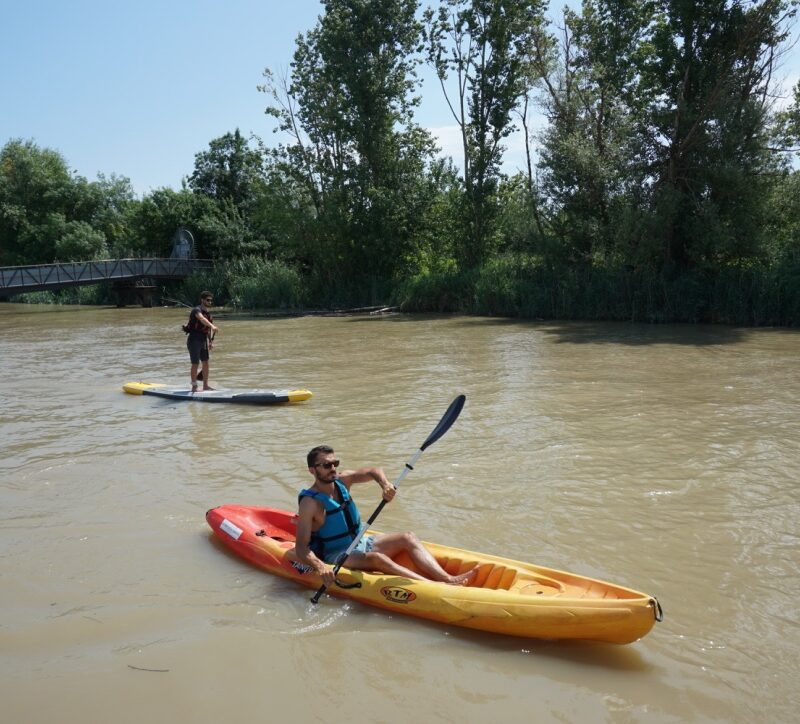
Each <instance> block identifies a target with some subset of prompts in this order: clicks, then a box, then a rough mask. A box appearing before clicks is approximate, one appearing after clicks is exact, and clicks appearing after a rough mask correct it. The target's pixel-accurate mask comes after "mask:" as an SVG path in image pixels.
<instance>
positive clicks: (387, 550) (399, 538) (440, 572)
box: [372, 532, 478, 586]
mask: <svg viewBox="0 0 800 724" xmlns="http://www.w3.org/2000/svg"><path fill="white" fill-rule="evenodd" d="M372 550H373V552H376V553H383V554H384V555H385V556H387V557H388V558H389V559H390V560H391V559H392V558H394V556H396V555H398V554H399V553H400V552H402V551H405V552H406V553H408V555H409V556H410V557H411V560H412V561H414V564H415V565H416V566H417V568H418V569H419V570H420V571H422V573H423V577H424V578H425V579H427V580H432V581H441V582H442V583H450V584H452V585H455V586H459V585H466V584H468V583H469V582H470V581H472V579H473V578H475V576H476V575H477V574H478V566H475V567H474V568H472V569H470V570H469V571H466V572H465V573H460V574H458V575H456V576H452V575H450V574H449V573H448V572H447V571H446V570H444V568H442V567H441V566H440V565H439V561H437V560H436V559H435V558H434V557H433V555H432V554H431V552H430V551H429V550H428V549H427V548H426V547H425V546H424V545H422V542H421V541H420V540H419V538H417V536H416V534H414V533H411V532H407V533H385V534H383V535H377V536H375V541H374V543H373V548H372ZM392 563H394V561H392ZM395 565H397V564H395Z"/></svg>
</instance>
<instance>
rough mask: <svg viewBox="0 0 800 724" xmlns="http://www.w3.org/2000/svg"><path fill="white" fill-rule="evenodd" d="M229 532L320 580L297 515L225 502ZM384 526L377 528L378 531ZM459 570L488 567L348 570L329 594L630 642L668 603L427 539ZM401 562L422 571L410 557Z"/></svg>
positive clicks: (252, 556) (283, 567)
mask: <svg viewBox="0 0 800 724" xmlns="http://www.w3.org/2000/svg"><path fill="white" fill-rule="evenodd" d="M206 520H207V521H208V524H209V525H210V526H211V528H212V530H213V531H214V533H215V534H216V535H217V537H219V539H220V540H221V541H222V542H223V543H224V544H225V545H226V546H227V547H228V548H230V549H231V550H232V551H233V552H234V553H236V554H237V555H239V556H241V557H242V558H244V559H245V560H246V561H249V562H250V563H252V564H253V565H255V566H257V567H259V568H262V569H264V570H265V571H268V572H270V573H274V574H275V575H278V576H282V577H284V578H291V579H292V580H294V581H297V582H298V583H300V584H301V585H304V586H308V587H309V588H314V589H316V588H319V586H320V585H321V583H322V581H321V579H320V577H319V576H318V575H317V574H316V573H314V572H313V571H311V570H309V569H308V567H307V566H305V565H303V564H301V563H300V562H299V561H297V560H296V558H295V557H294V555H293V548H294V541H295V527H296V521H297V516H296V515H295V514H294V513H290V512H287V511H284V510H277V509H275V508H256V507H249V506H244V505H223V506H220V507H218V508H212V509H211V510H209V511H208V513H206ZM371 532H373V533H374V532H375V531H371ZM425 545H426V547H427V548H428V550H430V551H431V553H432V554H433V555H434V556H435V557H436V558H437V560H438V561H439V563H440V564H441V565H442V567H443V568H444V569H445V570H446V571H447V572H448V573H450V574H452V575H457V574H459V573H463V572H465V571H468V570H470V569H472V568H474V567H475V566H476V565H477V566H479V573H478V575H477V576H476V577H475V578H474V579H473V581H472V582H471V583H470V585H468V586H450V585H447V584H444V583H437V582H434V581H417V580H411V579H408V578H404V577H400V576H395V575H390V574H384V573H368V572H365V571H351V570H349V569H347V568H342V569H341V570H340V571H339V575H338V577H339V580H340V581H341V582H342V583H344V584H346V585H348V586H351V585H353V584H355V586H354V587H348V588H340V587H338V586H333V587H332V588H329V589H328V593H330V594H332V595H334V596H341V597H344V598H349V599H352V600H355V601H360V602H362V603H365V604H368V605H370V606H376V607H378V608H382V609H386V610H388V611H391V612H392V613H402V614H406V615H409V616H418V617H419V618H424V619H428V620H430V621H438V622H440V623H445V624H452V625H454V626H464V627H466V628H472V629H478V630H481V631H489V632H493V633H499V634H508V635H512V636H524V637H527V638H537V639H572V640H583V641H603V642H609V643H617V644H627V643H631V642H633V641H636V640H637V639H640V638H641V637H642V636H644V635H645V634H647V633H648V632H649V631H650V629H651V628H653V625H654V623H655V622H656V621H660V620H661V618H662V612H661V606H660V605H659V603H658V601H657V600H656V599H655V598H654V597H653V596H649V595H647V594H646V593H641V592H639V591H634V590H631V589H629V588H623V587H622V586H617V585H615V584H613V583H606V582H605V581H600V580H596V579H593V578H587V577H585V576H580V575H577V574H575V573H567V572H564V571H559V570H556V569H552V568H543V567H541V566H535V565H532V564H530V563H522V562H519V561H514V560H510V559H508V558H501V557H499V556H493V555H487V554H483V553H473V552H471V551H465V550H460V549H458V548H452V547H449V546H442V545H436V544H433V543H425ZM398 563H400V564H401V565H404V566H406V567H408V568H411V569H413V568H414V565H413V563H412V562H411V560H410V558H408V557H407V556H405V555H404V554H403V557H402V558H398Z"/></svg>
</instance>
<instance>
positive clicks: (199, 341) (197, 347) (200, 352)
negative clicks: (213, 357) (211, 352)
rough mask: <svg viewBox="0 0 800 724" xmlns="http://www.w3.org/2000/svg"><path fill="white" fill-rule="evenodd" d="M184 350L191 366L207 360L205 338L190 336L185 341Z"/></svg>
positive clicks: (206, 342)
mask: <svg viewBox="0 0 800 724" xmlns="http://www.w3.org/2000/svg"><path fill="white" fill-rule="evenodd" d="M186 348H187V349H188V350H189V359H190V360H192V364H193V365H196V364H200V362H205V361H207V360H208V339H207V338H206V337H205V336H203V337H201V336H200V335H199V334H197V335H196V334H190V335H189V336H188V337H187V339H186Z"/></svg>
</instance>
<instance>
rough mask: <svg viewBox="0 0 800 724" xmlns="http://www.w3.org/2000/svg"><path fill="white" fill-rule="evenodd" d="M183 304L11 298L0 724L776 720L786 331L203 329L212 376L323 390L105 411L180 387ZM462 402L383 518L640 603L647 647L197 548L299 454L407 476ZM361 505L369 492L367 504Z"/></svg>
mask: <svg viewBox="0 0 800 724" xmlns="http://www.w3.org/2000/svg"><path fill="white" fill-rule="evenodd" d="M184 316H185V315H184V312H183V310H169V309H150V310H143V309H123V310H117V309H84V308H42V307H22V306H16V305H15V306H12V305H0V355H1V357H0V358H1V359H2V367H3V377H2V379H1V380H0V400H1V401H2V408H0V409H2V414H1V415H0V440H2V452H3V454H2V456H0V504H2V513H0V516H2V517H1V518H0V521H1V522H0V585H1V586H2V590H3V597H4V601H3V603H4V605H3V611H4V616H3V621H2V623H0V650H2V651H3V657H2V658H0V662H2V663H0V667H1V668H0V681H2V684H0V695H1V696H2V698H3V701H4V706H5V708H6V710H7V712H8V716H9V717H10V719H9V721H26V722H39V721H41V722H44V721H46V720H50V719H52V717H54V716H58V718H59V720H60V721H62V722H65V723H66V724H69V723H70V722H84V721H89V720H94V721H109V720H112V719H113V720H114V721H116V722H119V721H131V722H133V721H136V722H140V721H141V720H142V718H144V717H149V718H151V719H154V720H156V721H167V720H170V719H178V718H180V719H181V720H186V721H194V722H206V721H208V722H211V721H217V720H218V719H219V718H220V717H222V716H226V717H228V718H229V716H230V713H231V702H232V701H235V702H236V707H235V713H236V717H237V719H238V718H242V719H250V720H253V719H254V718H256V717H261V718H263V716H264V714H265V713H266V714H269V715H271V716H275V715H283V716H295V717H298V716H299V718H300V719H301V720H307V721H317V720H319V721H321V720H323V719H328V718H330V715H331V712H334V711H335V712H336V716H337V717H344V718H353V719H354V720H355V721H363V720H364V719H365V712H369V715H368V718H369V719H370V720H372V719H374V720H377V721H401V720H406V719H407V718H408V717H409V716H413V717H417V718H424V719H425V720H431V719H433V720H437V721H447V722H450V721H457V720H466V721H476V722H477V721H485V720H487V719H496V718H498V717H503V718H505V719H507V720H509V721H519V722H522V721H526V722H527V721H531V720H532V718H533V719H535V720H540V721H576V722H578V721H579V722H593V721H597V722H601V721H603V722H605V721H643V720H646V721H665V722H674V721H721V720H723V721H751V720H759V721H766V720H769V721H791V720H793V717H794V712H795V710H796V707H797V704H798V703H800V702H798V697H797V694H796V693H795V690H796V684H795V682H796V680H797V678H798V665H797V662H796V657H795V656H794V653H795V649H796V646H797V636H798V630H800V621H798V618H800V617H799V616H798V614H797V612H796V607H795V606H794V605H793V604H794V602H795V600H797V597H798V594H799V593H800V585H799V584H798V570H797V563H796V560H797V555H796V551H797V548H798V526H797V520H798V512H800V511H798V497H800V496H799V494H798V486H797V480H798V477H800V476H798V472H800V471H799V470H798V467H800V454H799V453H800V449H799V447H800V442H798V441H800V414H798V410H799V409H800V382H798V379H797V375H796V372H795V369H796V359H797V356H798V352H800V337H798V334H797V333H796V332H794V331H787V330H769V329H757V330H746V329H732V328H725V327H689V326H661V327H651V326H642V325H626V324H584V323H565V324H553V323H531V322H519V321H513V320H496V319H474V318H459V317H456V318H445V317H407V316H393V317H387V318H370V317H352V318H300V319H280V320H263V319H245V318H227V319H226V318H225V316H224V315H220V325H221V332H220V334H219V336H218V337H217V343H218V344H217V345H216V349H215V351H214V353H213V355H212V380H213V383H214V384H216V385H218V386H226V387H233V388H247V387H262V388H286V387H308V388H309V389H311V390H312V391H313V392H314V397H313V398H312V399H311V400H310V401H308V402H307V403H302V404H298V405H292V406H284V407H276V408H260V409H259V408H250V407H236V406H229V405H209V404H201V403H172V402H169V401H162V400H156V399H152V398H145V397H137V396H130V395H125V394H123V393H122V391H121V386H122V384H123V383H124V382H126V381H129V380H137V379H138V380H145V381H157V382H167V383H170V384H175V385H183V384H186V383H187V380H188V359H187V354H186V351H185V347H184V339H185V338H184V336H183V334H182V333H181V332H180V325H181V323H182V322H183V317H184ZM459 393H464V394H466V395H467V405H466V407H465V408H464V412H463V413H462V415H461V417H460V418H459V420H458V422H457V423H456V425H455V426H454V427H453V428H452V430H451V431H450V432H448V434H447V435H446V436H445V437H443V438H442V439H441V440H440V441H439V442H437V443H436V444H435V445H434V446H432V447H431V448H430V449H429V450H428V451H426V453H425V455H424V456H423V457H422V458H421V459H420V462H419V463H418V464H417V466H416V469H415V470H414V471H413V473H412V474H410V475H409V476H408V477H407V478H406V479H405V481H404V483H403V487H402V488H401V491H400V493H399V495H398V498H397V499H396V501H395V502H393V503H392V505H391V506H389V507H388V508H387V509H385V510H384V512H383V513H382V514H381V518H380V519H379V521H378V526H377V527H379V528H384V529H396V530H400V529H413V530H416V531H417V532H418V533H419V535H420V536H421V537H422V538H423V539H427V540H436V541H441V542H445V543H449V544H452V545H456V546H458V547H462V548H467V549H473V550H483V551H487V552H495V553H498V554H501V555H508V556H510V557H513V558H517V559H521V560H532V561H535V562H538V563H541V564H544V565H548V566H552V567H555V568H563V569H569V570H575V571H577V572H579V573H583V574H588V575H594V576H597V577H599V578H604V579H609V580H613V581H616V582H618V583H621V584H623V585H627V586H631V587H633V588H637V589H639V590H644V591H647V592H649V593H651V594H653V595H656V596H658V598H659V600H660V601H661V603H662V605H663V606H664V609H665V611H666V620H665V621H664V622H663V623H661V624H659V625H657V626H656V628H655V629H654V630H653V632H652V633H651V634H650V635H649V636H648V637H647V638H645V639H644V640H643V641H641V642H638V643H637V644H634V645H632V646H629V647H609V646H596V645H589V646H587V645H575V644H558V643H552V642H540V641H526V640H518V639H512V638H502V637H496V636H490V635H486V634H480V633H476V632H470V631H463V630H458V629H449V628H447V627H442V626H438V625H433V624H429V623H426V622H422V621H416V620H413V619H408V618H405V617H402V616H401V617H396V616H394V617H393V616H390V615H387V614H386V613H384V612H379V611H373V610H370V609H366V608H364V607H361V606H358V605H355V604H346V603H343V602H341V601H336V600H333V599H327V600H325V601H324V602H323V604H322V605H320V606H319V607H310V606H309V604H308V591H307V590H306V589H298V588H296V587H295V586H294V585H293V584H292V583H291V582H288V581H282V580H279V579H273V578H271V577H270V576H267V575H265V574H262V573H260V572H259V571H256V570H254V569H251V568H249V567H248V566H246V565H244V564H243V563H242V562H241V561H239V560H237V559H235V558H233V557H232V556H231V555H230V554H228V553H227V552H226V551H224V550H223V549H222V547H221V546H218V545H215V544H214V543H213V542H212V541H211V539H210V537H209V532H208V529H207V528H206V526H205V522H204V514H205V511H206V510H207V509H208V508H211V507H213V506H215V505H219V504H222V503H229V502H240V503H246V504H265V505H272V506H275V507H282V508H294V506H295V505H296V495H297V491H298V489H299V488H300V487H301V486H302V485H303V484H304V483H305V482H306V471H305V465H304V456H305V453H306V451H307V450H308V449H309V448H311V447H312V446H314V445H316V444H319V443H322V442H326V443H328V444H331V445H333V446H334V447H335V449H336V452H337V455H338V456H339V457H341V459H342V461H343V464H344V465H345V466H353V465H359V464H382V465H383V466H384V467H385V469H386V471H387V474H388V475H389V477H395V476H396V475H398V474H399V473H400V471H401V469H402V466H403V464H404V462H405V461H406V460H407V459H408V458H409V457H410V455H411V454H413V452H414V451H415V450H416V449H417V448H418V447H419V445H420V444H421V443H422V442H423V440H424V439H425V437H426V436H427V434H428V433H429V432H430V430H431V429H432V427H433V425H435V423H436V422H437V421H438V420H439V418H440V417H441V415H442V414H443V412H444V410H445V409H446V408H447V405H448V404H449V403H450V401H451V400H452V399H453V397H455V395H457V394H459ZM377 493H378V491H377V489H375V490H372V489H371V488H370V486H359V488H358V489H357V491H356V495H357V497H358V499H359V501H360V502H361V504H362V508H363V509H364V510H366V511H368V512H369V511H371V510H372V508H373V507H374V505H375V504H376V503H377V502H378V499H379V496H378V494H377ZM312 608H313V610H312ZM779 662H780V663H779ZM130 666H136V667H139V668H138V669H131V668H129V667H130ZM148 668H149V669H158V670H161V671H162V673H154V672H146V671H142V670H141V669H148ZM321 682H325V687H326V688H325V692H326V693H325V696H313V695H310V693H309V692H310V691H315V686H317V684H318V683H320V685H321ZM354 692H358V694H354ZM43 694H44V696H43ZM6 702H8V703H6ZM89 712H92V713H91V715H90V714H89ZM298 712H303V713H304V714H307V716H304V715H300V714H298Z"/></svg>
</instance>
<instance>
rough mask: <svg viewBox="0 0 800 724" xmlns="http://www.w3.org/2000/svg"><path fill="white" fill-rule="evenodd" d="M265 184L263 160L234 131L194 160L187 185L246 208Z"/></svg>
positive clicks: (219, 139) (245, 140) (198, 191)
mask: <svg viewBox="0 0 800 724" xmlns="http://www.w3.org/2000/svg"><path fill="white" fill-rule="evenodd" d="M263 184H264V169H263V157H262V155H261V153H260V152H259V151H258V149H253V148H251V147H250V145H249V144H248V142H247V139H246V138H244V136H242V134H241V132H240V131H239V129H238V128H237V129H236V130H235V131H234V132H233V133H226V134H225V135H224V136H221V137H220V138H215V139H213V140H212V141H211V142H210V143H209V144H208V150H207V151H202V152H200V153H198V154H197V155H196V156H195V159H194V171H193V172H192V174H191V176H189V178H188V185H189V188H191V189H192V190H193V191H194V192H196V193H200V194H205V195H206V196H210V197H211V198H213V199H217V200H218V201H222V200H227V201H229V202H231V203H233V204H234V205H235V206H237V207H238V208H239V209H243V208H244V207H246V206H247V205H248V204H249V203H250V202H251V201H252V200H253V199H254V197H255V196H257V195H258V193H259V192H260V190H261V187H263Z"/></svg>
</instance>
